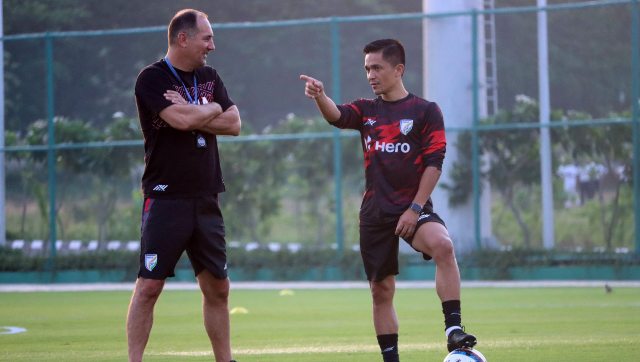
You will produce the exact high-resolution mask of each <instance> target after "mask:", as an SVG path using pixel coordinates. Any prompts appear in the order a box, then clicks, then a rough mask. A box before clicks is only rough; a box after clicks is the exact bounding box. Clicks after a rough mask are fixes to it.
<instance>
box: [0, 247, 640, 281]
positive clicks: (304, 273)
mask: <svg viewBox="0 0 640 362" xmlns="http://www.w3.org/2000/svg"><path fill="white" fill-rule="evenodd" d="M228 255H229V268H230V270H232V271H238V272H241V273H242V276H243V278H242V279H247V280H249V279H264V278H267V279H273V280H296V279H305V280H306V279H319V280H324V279H329V280H331V279H344V280H363V279H365V276H364V270H363V267H362V260H361V258H360V253H359V252H357V251H352V250H345V251H343V252H342V253H341V254H340V255H338V253H337V252H336V251H335V250H331V249H304V250H300V251H298V252H295V253H294V252H291V251H289V250H280V251H277V252H272V251H270V250H267V249H266V248H265V249H257V250H253V251H246V250H244V249H242V248H230V249H229V250H228ZM49 263H50V260H49V258H48V257H46V256H29V255H25V254H24V253H22V252H21V251H16V250H12V249H9V248H0V272H39V271H48V270H51V268H52V265H50V264H49ZM459 263H460V268H461V269H462V270H463V271H464V269H468V270H479V271H481V275H480V277H481V278H482V279H511V278H512V277H513V275H512V271H513V270H514V268H515V269H517V268H545V267H614V268H624V267H626V266H640V255H637V254H615V253H559V252H553V251H540V250H525V249H514V250H510V251H498V250H480V251H475V252H472V253H469V254H466V255H462V256H460V257H459ZM432 265H433V262H429V263H425V262H424V261H423V260H422V257H421V255H420V254H418V253H414V254H409V255H405V254H401V255H400V270H401V272H402V271H403V270H404V271H408V270H410V269H411V268H416V267H422V266H432ZM176 269H177V270H189V269H191V265H190V263H189V260H188V258H187V256H186V253H185V255H183V257H182V258H181V259H180V261H179V262H178V265H177V266H176ZM55 270H57V271H89V270H120V271H124V272H125V274H126V275H127V276H129V275H130V276H131V279H134V278H135V275H136V273H137V270H138V253H137V252H129V251H99V252H92V253H80V254H61V255H58V256H57V257H56V259H55Z"/></svg>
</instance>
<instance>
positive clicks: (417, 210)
mask: <svg viewBox="0 0 640 362" xmlns="http://www.w3.org/2000/svg"><path fill="white" fill-rule="evenodd" d="M409 208H410V209H411V211H413V212H415V213H416V214H418V215H420V212H422V206H420V205H418V204H417V203H415V202H412V203H411V206H409Z"/></svg>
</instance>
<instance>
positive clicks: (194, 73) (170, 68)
mask: <svg viewBox="0 0 640 362" xmlns="http://www.w3.org/2000/svg"><path fill="white" fill-rule="evenodd" d="M164 62H165V63H167V65H168V66H169V70H171V73H173V75H175V76H176V78H177V79H178V80H179V81H180V83H182V88H184V92H185V93H186V94H187V98H188V99H189V103H191V104H198V80H197V79H196V72H195V70H194V71H193V93H194V94H193V95H194V96H195V98H191V94H190V93H189V90H188V89H187V86H186V85H185V84H184V82H183V81H182V78H180V76H179V75H178V72H176V70H175V68H173V65H171V62H170V61H169V58H168V57H164ZM194 99H195V100H194Z"/></svg>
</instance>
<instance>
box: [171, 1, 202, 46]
mask: <svg viewBox="0 0 640 362" xmlns="http://www.w3.org/2000/svg"><path fill="white" fill-rule="evenodd" d="M198 17H202V18H204V19H209V17H208V16H207V14H205V13H203V12H202V11H198V10H194V9H184V10H180V11H178V12H177V13H176V15H174V16H173V19H171V22H169V29H168V31H167V38H168V41H169V46H172V45H174V44H176V42H177V40H178V35H179V34H180V33H186V34H187V35H188V36H189V37H193V36H194V35H195V34H197V33H198Z"/></svg>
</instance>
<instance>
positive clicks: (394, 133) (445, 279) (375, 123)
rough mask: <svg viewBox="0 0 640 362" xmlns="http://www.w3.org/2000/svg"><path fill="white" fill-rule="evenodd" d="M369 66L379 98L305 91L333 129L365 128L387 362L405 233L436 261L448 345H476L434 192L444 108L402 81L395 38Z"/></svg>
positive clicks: (373, 47)
mask: <svg viewBox="0 0 640 362" xmlns="http://www.w3.org/2000/svg"><path fill="white" fill-rule="evenodd" d="M364 54H365V56H364V69H365V71H366V74H367V80H368V82H369V84H370V85H371V89H372V90H373V93H374V94H375V95H376V96H378V97H377V98H375V99H360V100H356V101H354V102H352V103H349V104H345V105H338V106H336V104H335V103H334V102H333V100H331V98H329V97H328V96H327V95H326V94H325V91H324V85H323V83H322V82H321V81H319V80H317V79H314V78H311V77H309V76H306V75H301V76H300V79H302V80H303V81H305V82H306V84H305V95H306V96H307V97H309V98H312V99H314V100H315V102H316V105H317V106H318V109H319V110H320V113H322V116H323V117H324V118H325V119H326V120H327V121H328V122H329V123H331V124H332V125H333V126H335V127H338V128H350V129H355V130H358V131H360V135H361V141H362V149H363V151H364V165H365V179H366V185H365V193H364V197H363V200H362V205H361V208H360V252H361V255H362V260H363V262H364V268H365V272H366V274H367V279H368V280H369V285H370V288H371V295H372V299H373V324H374V327H375V331H376V334H377V339H378V344H379V345H380V350H381V351H382V356H383V359H384V361H385V362H387V361H399V354H398V320H397V317H396V312H395V309H394V306H393V297H394V294H395V285H396V284H395V281H396V280H395V276H396V275H397V274H398V243H399V237H402V238H403V239H404V240H406V241H407V242H408V243H409V244H410V245H411V246H412V247H413V248H414V249H415V250H417V251H419V252H421V253H422V254H423V256H424V258H425V259H426V260H429V259H433V260H434V261H435V263H436V267H437V269H436V278H435V279H436V291H437V293H438V296H439V297H440V300H441V302H442V309H443V313H444V322H445V334H446V338H447V348H448V350H449V351H452V350H454V349H457V348H461V347H473V346H474V345H475V344H476V337H474V336H473V335H471V334H467V333H465V332H464V329H463V327H462V324H461V322H462V317H461V314H460V273H459V271H458V264H457V262H456V258H455V254H454V250H453V243H452V242H451V239H450V238H449V233H448V232H447V229H446V227H445V224H444V221H442V219H441V218H440V217H439V216H438V215H437V214H436V213H434V212H433V205H432V202H431V193H432V192H433V190H434V188H435V186H436V183H437V182H438V179H439V177H440V173H441V168H442V162H443V160H444V154H445V146H446V140H445V133H444V121H443V117H442V113H441V112H440V108H439V107H438V105H437V104H436V103H434V102H429V101H426V100H424V99H422V98H419V97H417V96H415V95H413V94H411V93H409V92H408V91H407V90H406V89H405V88H404V84H403V82H402V76H403V74H404V71H405V53H404V48H403V46H402V44H401V43H400V42H399V41H397V40H393V39H382V40H376V41H374V42H371V43H369V44H367V45H366V46H365V47H364ZM414 302H415V303H421V301H414Z"/></svg>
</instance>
